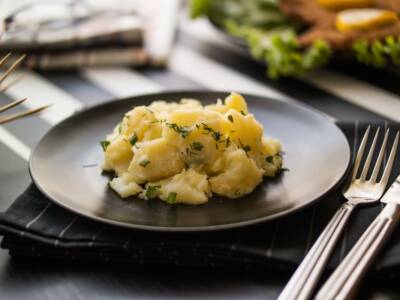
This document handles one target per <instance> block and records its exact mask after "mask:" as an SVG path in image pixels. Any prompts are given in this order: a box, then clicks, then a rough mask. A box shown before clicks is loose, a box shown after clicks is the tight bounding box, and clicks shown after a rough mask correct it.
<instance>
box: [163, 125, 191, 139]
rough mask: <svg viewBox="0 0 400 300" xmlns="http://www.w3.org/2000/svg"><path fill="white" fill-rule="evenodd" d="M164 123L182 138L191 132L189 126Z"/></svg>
mask: <svg viewBox="0 0 400 300" xmlns="http://www.w3.org/2000/svg"><path fill="white" fill-rule="evenodd" d="M166 124H167V126H168V127H169V128H171V129H172V130H174V131H175V132H176V133H178V134H179V135H180V136H181V137H182V138H186V137H187V136H188V135H189V134H190V132H191V130H190V128H188V127H186V126H179V125H178V124H175V123H166Z"/></svg>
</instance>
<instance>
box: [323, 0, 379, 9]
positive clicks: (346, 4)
mask: <svg viewBox="0 0 400 300" xmlns="http://www.w3.org/2000/svg"><path fill="white" fill-rule="evenodd" d="M317 3H318V4H319V5H321V6H323V7H326V8H330V9H346V8H360V7H371V6H374V4H375V0H317Z"/></svg>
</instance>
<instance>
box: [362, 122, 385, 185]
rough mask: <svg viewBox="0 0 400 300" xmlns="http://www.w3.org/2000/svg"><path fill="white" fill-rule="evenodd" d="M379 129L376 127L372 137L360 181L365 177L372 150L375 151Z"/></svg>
mask: <svg viewBox="0 0 400 300" xmlns="http://www.w3.org/2000/svg"><path fill="white" fill-rule="evenodd" d="M380 130H381V128H380V127H378V129H377V130H376V133H375V136H374V139H373V141H372V144H371V148H370V149H369V152H368V156H367V159H366V161H365V163H364V168H363V170H362V172H361V176H360V180H361V181H364V180H365V179H366V178H367V174H368V170H369V166H370V165H371V160H372V156H373V155H374V151H375V146H376V140H377V139H378V135H379V131H380Z"/></svg>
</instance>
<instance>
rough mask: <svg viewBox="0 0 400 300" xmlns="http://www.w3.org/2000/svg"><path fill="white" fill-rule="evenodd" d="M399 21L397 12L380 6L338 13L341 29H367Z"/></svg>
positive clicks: (339, 28)
mask: <svg viewBox="0 0 400 300" xmlns="http://www.w3.org/2000/svg"><path fill="white" fill-rule="evenodd" d="M396 21H398V17H397V14H396V13H395V12H393V11H390V10H384V9H379V8H359V9H346V10H343V11H341V12H339V13H338V14H337V15H336V28H337V29H338V30H340V31H343V32H344V31H349V30H355V29H356V30H366V29H371V28H374V27H379V26H382V25H386V24H391V23H394V22H396Z"/></svg>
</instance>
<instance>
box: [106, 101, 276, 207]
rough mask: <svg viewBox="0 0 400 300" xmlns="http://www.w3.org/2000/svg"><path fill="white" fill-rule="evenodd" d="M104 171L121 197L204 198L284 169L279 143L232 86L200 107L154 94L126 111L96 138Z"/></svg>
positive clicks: (242, 188)
mask: <svg viewBox="0 0 400 300" xmlns="http://www.w3.org/2000/svg"><path fill="white" fill-rule="evenodd" d="M101 146H102V148H103V151H104V162H103V165H102V168H103V170H104V171H112V172H115V175H116V176H115V177H114V179H112V180H111V182H110V186H111V188H112V189H114V190H115V191H116V192H117V193H118V194H119V195H120V196H121V197H122V198H126V197H129V196H134V195H137V196H138V197H140V198H143V199H146V200H147V199H155V198H158V199H161V200H163V201H165V202H167V203H170V204H175V203H185V204H193V205H195V204H202V203H206V202H207V201H208V199H209V198H210V197H211V196H212V194H213V193H215V194H218V195H221V196H224V197H227V198H239V197H241V196H243V195H246V194H249V193H251V192H252V191H253V190H254V189H255V187H256V186H257V185H258V184H260V183H261V182H262V180H263V177H273V176H275V175H276V174H278V173H279V171H280V170H281V168H282V156H281V145H280V142H279V141H277V140H275V139H271V138H266V137H264V129H263V126H262V125H261V124H260V123H259V122H258V121H257V120H256V119H255V118H254V116H253V115H252V114H251V113H249V111H248V109H247V103H246V101H245V99H244V98H243V97H242V96H241V95H240V94H237V93H231V94H230V95H229V96H228V97H227V98H226V99H225V100H224V101H221V100H218V101H217V102H216V103H215V104H212V105H207V106H203V105H202V104H201V103H200V101H198V100H195V99H181V100H180V101H179V102H165V101H155V102H153V103H151V104H150V105H149V106H136V107H134V108H133V109H132V110H130V111H128V112H127V113H126V114H125V115H124V117H123V119H122V121H121V122H120V123H119V124H118V125H117V126H116V127H115V128H114V130H113V132H112V133H111V134H110V135H108V136H107V138H106V139H105V140H104V141H102V142H101Z"/></svg>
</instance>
